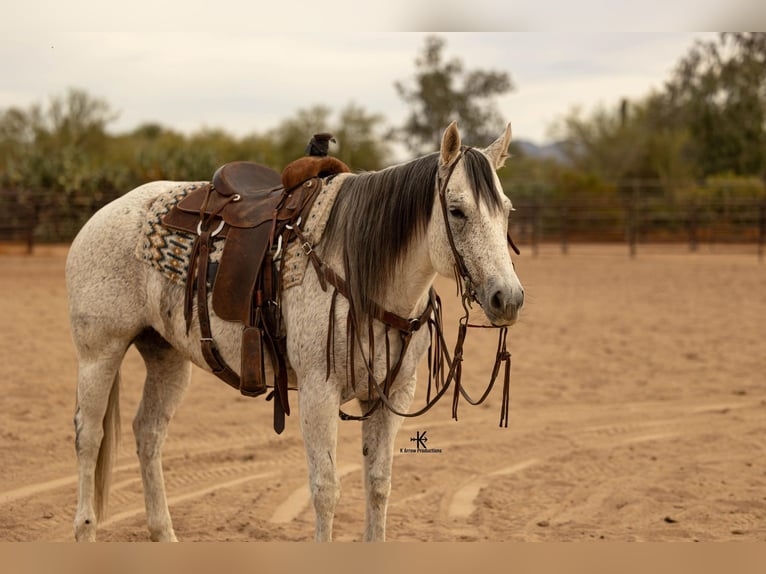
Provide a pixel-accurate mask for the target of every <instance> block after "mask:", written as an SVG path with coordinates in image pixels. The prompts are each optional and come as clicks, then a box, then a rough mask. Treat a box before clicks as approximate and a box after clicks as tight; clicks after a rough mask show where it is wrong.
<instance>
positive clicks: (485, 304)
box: [66, 122, 524, 541]
mask: <svg viewBox="0 0 766 574" xmlns="http://www.w3.org/2000/svg"><path fill="white" fill-rule="evenodd" d="M510 140H511V125H510V123H509V124H508V125H507V127H506V129H505V131H504V133H503V134H502V135H501V136H500V137H498V138H497V139H496V140H495V141H494V142H493V143H491V144H490V145H489V146H488V147H487V148H484V149H477V148H467V147H466V146H463V145H462V143H461V136H460V133H459V131H458V127H457V124H456V122H452V123H451V124H450V125H449V126H448V127H447V128H446V129H445V130H444V132H443V136H442V138H441V145H440V149H439V150H438V151H436V152H433V153H431V154H428V155H426V156H423V157H420V158H417V159H415V160H412V161H409V162H405V163H401V164H397V165H394V166H391V167H388V168H385V169H382V170H380V171H375V172H363V173H347V174H341V175H338V176H336V179H341V180H342V181H340V184H339V185H340V188H339V190H338V194H337V198H336V200H335V204H334V206H333V207H332V210H331V213H330V216H329V221H328V222H327V227H326V230H325V232H324V235H323V237H322V239H321V241H320V242H319V244H318V245H316V246H314V249H315V250H316V252H317V253H318V254H319V255H320V256H321V257H322V258H323V259H324V261H325V262H326V264H327V266H328V267H330V268H332V269H333V270H334V271H335V272H336V273H337V274H338V275H339V276H341V277H345V281H346V283H347V285H348V296H347V297H336V296H335V294H333V293H331V290H329V289H328V290H324V289H323V288H322V287H323V285H322V281H321V280H320V277H319V276H318V273H317V271H316V270H315V269H314V268H313V267H312V266H310V265H309V266H308V269H307V271H306V273H305V277H304V279H303V282H302V283H301V284H299V285H296V286H294V287H291V288H289V289H286V290H285V291H284V293H283V295H282V302H281V312H282V316H283V320H284V326H285V329H286V338H287V358H288V362H289V380H290V384H291V386H296V387H297V389H298V394H297V396H298V401H299V408H300V413H301V416H300V428H301V432H302V435H303V439H304V443H305V450H306V459H307V463H308V470H309V472H308V475H309V476H308V480H309V486H310V493H311V499H312V502H313V507H314V510H315V515H316V522H315V533H314V537H315V540H316V541H331V540H332V531H333V518H334V513H335V507H336V503H337V501H338V498H339V484H340V483H339V479H338V477H337V473H336V456H335V452H336V441H337V430H338V424H339V423H338V421H339V416H338V415H339V409H340V408H341V407H342V405H344V404H345V403H348V402H349V401H354V400H355V401H358V402H359V404H360V406H361V408H362V410H363V411H365V410H366V409H367V408H368V407H369V406H370V401H371V398H373V397H374V396H375V391H374V389H371V388H370V382H369V381H370V380H372V378H373V376H374V378H375V379H377V380H383V379H384V378H385V377H386V376H387V365H386V362H387V357H386V356H385V354H384V353H383V352H382V350H383V348H384V347H385V346H386V344H389V345H390V346H391V353H393V354H394V356H396V353H398V352H401V356H400V357H399V365H398V370H397V372H396V376H395V378H394V379H393V381H391V386H390V390H389V392H388V401H389V402H390V405H391V407H392V408H380V409H377V410H373V412H371V414H370V415H369V416H368V417H366V420H364V421H363V422H362V431H361V435H362V442H363V453H364V480H365V491H366V511H365V533H364V538H365V540H366V541H383V540H385V528H386V512H387V507H388V499H389V495H390V492H391V466H392V459H393V450H394V439H395V437H396V434H397V432H398V430H399V428H400V425H401V422H402V420H403V419H402V417H401V416H400V415H399V414H397V413H403V412H406V411H407V410H408V409H409V408H410V405H411V403H412V401H413V396H414V392H415V385H416V368H417V365H418V363H419V362H420V361H421V360H422V359H423V357H424V355H425V354H426V350H427V348H428V345H429V341H430V336H429V334H428V333H427V329H420V330H418V331H415V332H413V333H412V337H411V340H410V341H409V344H408V345H407V347H406V348H404V346H403V345H404V343H403V342H402V339H401V338H396V337H394V338H392V339H391V340H390V341H388V333H387V330H388V328H387V327H386V326H385V325H383V324H382V323H381V322H380V321H377V320H374V321H373V320H370V321H369V329H367V328H365V329H359V332H357V335H356V338H355V339H352V338H350V337H348V336H347V330H346V328H347V321H346V318H347V317H348V316H349V311H351V312H352V314H354V315H357V316H359V317H364V316H365V315H368V314H369V313H371V309H373V308H381V309H384V310H387V311H388V312H390V313H393V314H396V315H398V316H401V317H405V318H408V317H420V316H421V314H423V313H424V311H425V310H426V308H427V306H428V305H429V297H430V288H431V285H432V283H433V281H434V279H435V278H436V275H437V274H440V275H444V276H447V277H450V276H454V270H455V267H456V265H458V263H459V264H460V265H461V266H462V267H464V269H465V272H466V274H467V275H466V276H469V277H470V280H471V285H470V290H471V293H472V295H473V296H474V298H475V300H476V301H477V302H478V303H479V305H480V306H481V308H482V310H483V313H484V315H486V318H487V319H488V320H489V321H490V322H491V323H492V325H494V326H510V325H512V324H513V323H515V322H516V320H517V318H518V315H519V312H520V310H521V307H522V305H523V302H524V290H523V288H522V286H521V283H520V281H519V278H518V277H517V275H516V273H515V269H514V265H513V262H512V259H511V256H510V252H509V249H508V236H507V228H508V224H509V216H510V211H511V210H512V205H511V202H510V200H509V198H508V197H507V196H506V195H505V194H504V193H503V191H502V187H501V184H500V180H499V179H498V176H497V174H496V170H497V169H499V168H500V167H502V166H503V165H504V163H505V160H506V158H507V157H508V151H507V150H508V146H509V143H510ZM177 183H178V182H168V181H156V182H150V183H147V184H144V185H141V186H139V187H137V188H136V189H134V190H132V191H130V192H128V193H126V194H125V195H123V196H121V197H120V198H118V199H116V200H114V201H113V202H111V203H109V204H107V205H106V206H104V207H103V208H101V209H100V210H99V211H97V212H96V213H95V214H94V215H93V216H92V217H91V219H89V220H88V222H86V224H85V225H84V226H83V228H82V229H81V230H80V231H79V233H78V234H77V236H76V238H75V239H74V241H73V242H72V245H71V248H70V250H69V253H68V256H67V262H66V283H67V292H68V302H69V314H70V323H71V331H72V338H73V341H74V346H75V350H76V355H77V362H78V373H77V391H76V409H75V416H74V425H75V437H76V438H75V450H76V455H77V460H78V497H77V499H78V500H77V509H76V513H75V517H74V533H75V538H76V540H78V541H94V540H95V539H96V530H97V526H98V522H99V521H100V520H101V519H102V518H103V517H104V516H105V509H106V508H105V507H106V496H107V493H108V488H109V480H110V473H111V467H112V462H113V458H114V456H115V452H116V448H117V439H118V435H119V420H120V419H119V387H120V384H121V383H120V364H121V362H122V360H123V357H124V355H125V353H126V351H127V349H128V348H129V347H130V346H131V345H134V346H135V347H136V348H137V350H138V352H139V353H140V355H141V356H142V358H143V360H144V362H145V364H146V380H145V383H144V387H143V394H142V398H141V401H140V405H139V408H138V411H137V413H136V415H135V418H134V419H133V424H132V427H133V432H134V435H135V440H136V447H137V454H138V458H139V461H140V469H141V476H142V482H143V489H144V499H145V505H146V519H147V524H148V530H149V534H150V537H151V540H153V541H175V540H176V535H175V532H174V530H173V525H172V521H171V517H170V513H169V511H168V506H167V498H166V493H165V485H164V480H163V475H162V459H161V452H162V446H163V443H164V441H165V437H166V434H167V428H168V423H169V421H170V420H171V418H172V417H173V414H174V412H175V411H176V408H177V407H178V405H179V404H180V402H181V400H182V397H183V395H184V391H185V390H186V389H187V387H188V386H189V383H190V378H191V364H192V363H194V364H196V365H198V366H199V367H202V368H204V369H207V370H210V368H209V367H208V366H207V363H206V361H205V359H204V357H203V355H202V353H201V351H200V329H199V325H198V321H197V319H196V318H195V319H194V320H192V324H191V328H190V329H189V330H188V331H187V327H186V325H185V322H184V314H183V299H184V293H183V291H184V289H183V287H182V286H180V285H179V284H178V283H173V282H172V281H170V280H168V279H167V277H165V276H164V275H163V274H161V273H159V272H157V271H156V270H155V269H154V268H152V267H151V266H149V265H147V264H146V263H145V262H143V261H140V260H139V259H138V258H137V257H136V256H135V246H136V244H137V242H138V241H139V233H140V229H141V227H142V223H143V222H144V221H145V220H146V217H147V209H148V206H149V205H151V203H152V202H153V201H154V200H155V199H156V198H158V197H160V196H161V195H162V194H165V193H168V191H169V190H170V189H171V188H173V187H174V186H177ZM440 186H441V187H440ZM440 191H441V194H442V195H443V197H442V199H441V204H440ZM457 259H460V260H461V261H457ZM330 315H332V316H331V317H330V319H329V320H328V316H330ZM211 325H212V331H213V333H214V336H215V339H216V341H217V345H218V348H219V351H220V353H221V355H222V356H223V358H224V359H225V360H226V361H227V362H228V363H229V364H230V365H236V364H238V361H237V359H238V357H239V356H240V346H241V335H242V329H243V326H242V325H241V324H238V323H235V322H231V321H223V320H221V319H220V318H218V317H216V316H215V314H214V313H213V314H212V317H211ZM365 325H366V324H365ZM328 331H331V332H330V333H328ZM328 335H330V336H332V337H334V339H335V342H334V344H333V346H332V352H331V353H330V351H328V343H327V341H328ZM357 343H358V344H357ZM364 343H366V344H367V345H368V346H367V347H366V348H367V349H368V353H367V354H365V353H364V351H363V349H364ZM373 344H374V349H377V350H378V352H375V353H370V352H369V351H370V350H371V349H372V348H373ZM328 354H331V355H332V357H329V356H328ZM329 361H332V363H333V365H332V367H333V368H332V369H330V368H329V365H328V362H329ZM350 370H351V371H353V372H352V373H349V371H350ZM388 374H390V372H388ZM349 376H352V377H354V378H355V384H353V385H350V384H349ZM328 454H329V456H328Z"/></svg>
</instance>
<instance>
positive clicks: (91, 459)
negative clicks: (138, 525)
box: [74, 331, 127, 541]
mask: <svg viewBox="0 0 766 574" xmlns="http://www.w3.org/2000/svg"><path fill="white" fill-rule="evenodd" d="M75 335H77V331H75ZM75 345H76V346H77V347H78V351H79V357H78V369H77V409H76V411H75V416H74V424H75V433H76V434H75V436H76V438H75V448H76V450H77V461H78V467H79V472H78V475H79V481H78V494H77V512H76V513H75V519H74V531H75V539H76V540H78V541H94V540H95V539H96V527H97V522H98V520H100V519H101V518H102V517H103V515H104V512H105V509H106V498H107V492H108V488H109V479H110V473H111V463H112V458H113V456H114V455H115V453H116V448H117V440H118V438H119V384H120V383H119V368H120V363H121V362H122V359H123V357H124V356H125V350H126V348H127V344H123V343H120V342H118V341H114V342H107V343H106V344H101V345H98V344H97V343H96V341H95V340H89V343H84V342H83V338H82V337H81V338H79V339H78V337H77V336H75Z"/></svg>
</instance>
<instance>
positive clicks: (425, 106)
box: [395, 36, 513, 153]
mask: <svg viewBox="0 0 766 574" xmlns="http://www.w3.org/2000/svg"><path fill="white" fill-rule="evenodd" d="M445 44H446V42H445V40H444V39H443V38H440V37H438V36H428V37H427V38H426V42H425V47H424V48H423V52H422V54H421V55H420V56H419V57H418V58H417V59H416V60H415V68H416V71H415V76H414V78H413V79H412V82H411V83H410V84H409V85H408V84H406V83H403V82H396V83H395V87H396V91H397V92H398V94H399V96H400V97H401V98H402V99H403V100H404V101H405V103H407V104H408V105H409V106H410V114H409V116H408V117H407V120H406V121H405V124H404V126H402V127H401V128H400V129H398V130H397V131H396V135H397V136H398V138H399V139H401V141H402V142H403V143H404V144H405V145H406V146H407V147H408V148H409V149H410V151H412V152H415V153H422V152H424V151H432V150H434V149H438V147H439V141H440V138H441V131H442V130H443V129H444V128H445V127H446V126H447V125H448V124H449V122H451V121H452V120H455V119H457V120H458V121H459V122H460V131H461V133H462V134H463V136H464V137H465V139H466V140H468V141H474V142H482V141H487V142H489V141H492V140H493V139H494V137H495V134H497V133H498V132H500V131H502V128H503V124H504V122H503V121H502V118H501V117H500V114H499V113H498V111H497V107H496V105H495V102H494V100H493V98H494V97H495V96H499V95H502V94H504V93H506V92H508V91H509V90H512V89H513V84H512V82H511V78H510V75H509V74H508V73H507V72H500V71H493V70H465V68H464V66H463V62H462V61H461V60H459V59H458V58H452V59H451V60H447V61H445V59H444V55H443V51H444V47H445Z"/></svg>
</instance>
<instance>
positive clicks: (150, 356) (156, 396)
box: [133, 330, 191, 541]
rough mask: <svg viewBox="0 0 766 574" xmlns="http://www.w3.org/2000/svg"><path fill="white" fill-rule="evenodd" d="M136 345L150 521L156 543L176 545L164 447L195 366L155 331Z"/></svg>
mask: <svg viewBox="0 0 766 574" xmlns="http://www.w3.org/2000/svg"><path fill="white" fill-rule="evenodd" d="M135 345H136V348H137V349H138V351H139V352H140V353H141V356H142V357H143V359H144V362H145V363H146V384H145V385H144V392H143V396H142V397H141V404H140V406H139V407H138V413H137V414H136V418H135V419H134V420H133V433H134V434H135V436H136V449H137V452H138V458H139V461H140V463H141V478H142V480H143V484H144V501H145V504H146V521H147V524H148V526H149V534H150V536H151V539H152V540H154V541H175V540H176V535H175V533H174V532H173V524H172V521H171V519H170V512H169V511H168V503H167V497H166V495H165V480H164V477H163V473H162V445H163V444H164V442H165V437H166V436H167V430H168V423H169V422H170V419H171V418H172V417H173V414H174V413H175V410H176V408H177V407H178V405H179V404H180V403H181V399H183V395H184V392H185V391H186V389H187V388H188V386H189V382H190V380H191V363H190V362H189V361H188V360H187V359H186V358H185V357H183V356H182V355H181V354H180V353H179V352H178V351H176V350H175V349H174V348H172V347H171V346H170V345H169V344H168V343H167V342H166V341H165V340H164V339H163V338H162V337H160V336H159V335H158V334H157V333H156V332H155V331H153V330H147V331H145V332H144V333H142V334H141V335H140V336H139V337H138V338H137V339H136V340H135Z"/></svg>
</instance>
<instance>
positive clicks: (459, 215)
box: [449, 207, 465, 219]
mask: <svg viewBox="0 0 766 574" xmlns="http://www.w3.org/2000/svg"><path fill="white" fill-rule="evenodd" d="M449 214H450V215H451V216H452V217H454V218H456V219H465V213H463V210H462V209H459V208H457V207H451V208H450V210H449Z"/></svg>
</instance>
